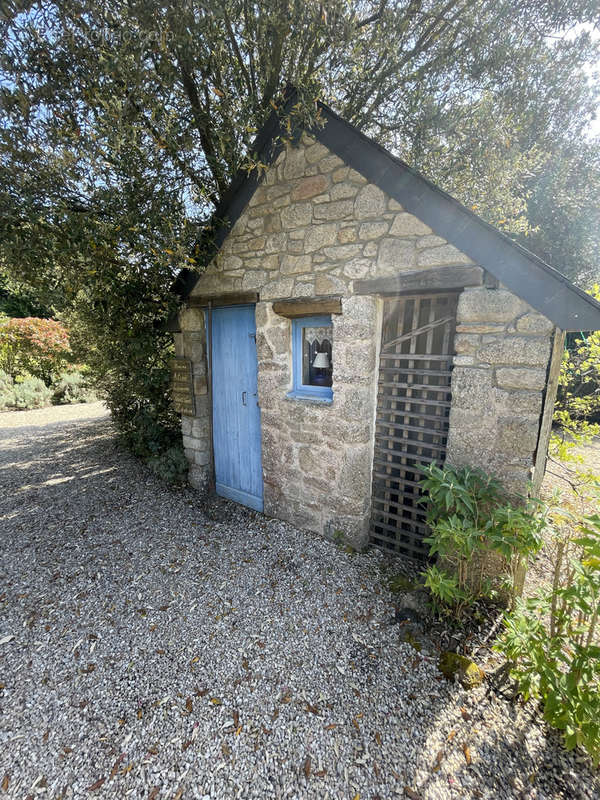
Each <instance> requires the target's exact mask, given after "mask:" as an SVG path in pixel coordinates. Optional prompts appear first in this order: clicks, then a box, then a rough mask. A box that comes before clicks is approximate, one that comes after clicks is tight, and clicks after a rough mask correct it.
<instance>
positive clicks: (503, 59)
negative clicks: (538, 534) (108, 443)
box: [0, 0, 600, 427]
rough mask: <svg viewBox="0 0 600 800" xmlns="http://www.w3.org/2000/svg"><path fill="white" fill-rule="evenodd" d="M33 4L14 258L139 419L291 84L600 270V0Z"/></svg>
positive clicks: (578, 263)
mask: <svg viewBox="0 0 600 800" xmlns="http://www.w3.org/2000/svg"><path fill="white" fill-rule="evenodd" d="M11 8H12V10H11V11H9V12H6V11H5V12H3V13H4V17H0V34H1V41H0V265H1V267H2V270H4V272H5V273H6V274H8V275H10V276H11V279H13V280H15V279H16V280H19V281H20V282H21V283H22V284H24V285H26V286H28V287H32V288H34V289H35V291H36V292H37V294H38V296H40V297H41V298H43V302H45V303H51V304H54V305H55V306H57V307H59V308H61V309H63V310H64V311H65V313H69V314H70V315H71V318H72V320H73V322H74V324H75V326H76V327H77V328H78V330H79V331H80V332H82V335H81V337H80V338H81V340H82V342H83V343H84V344H85V347H86V349H87V357H88V359H89V360H91V361H92V363H95V364H96V368H97V373H98V374H101V375H102V376H103V381H104V382H105V386H106V388H107V391H108V392H109V397H110V398H112V399H111V403H112V407H113V409H114V410H116V411H117V412H118V413H121V412H122V416H123V419H125V418H127V419H130V420H131V419H133V418H134V417H135V415H136V414H138V413H140V409H143V408H148V407H150V406H152V405H153V404H154V406H153V407H154V410H152V409H151V410H150V411H149V414H150V416H153V417H154V418H158V417H161V415H162V417H161V418H162V422H163V423H164V420H165V419H166V418H167V417H168V416H169V415H168V412H167V410H166V408H167V406H166V400H165V398H166V394H165V392H164V386H165V385H166V384H165V375H166V372H165V369H164V365H165V356H166V354H167V353H168V337H166V336H165V335H164V334H162V333H158V331H159V329H160V325H161V323H162V322H163V321H164V320H165V319H166V318H167V316H168V314H169V313H170V311H171V310H172V308H173V304H174V299H173V297H172V296H171V295H170V293H169V287H170V285H171V283H172V280H173V277H174V275H175V273H176V271H177V270H178V269H179V268H180V267H182V266H188V267H189V266H192V267H193V266H194V264H195V261H196V259H195V258H194V254H193V252H194V251H193V243H194V241H195V240H196V239H197V236H198V232H199V227H200V226H201V224H202V222H203V221H204V220H206V219H207V218H208V217H209V216H210V213H211V212H212V210H213V209H214V208H215V206H216V204H217V203H218V201H219V199H220V198H221V197H222V196H223V194H224V192H225V189H226V187H227V186H228V184H229V181H230V179H231V177H232V175H233V174H234V173H235V172H236V171H237V170H238V169H239V168H240V167H243V166H246V167H248V168H250V167H252V165H253V164H254V163H255V159H254V156H255V154H253V153H252V142H253V140H254V137H255V135H256V133H257V131H258V130H259V128H260V127H261V125H262V124H263V123H264V121H265V119H266V117H267V116H268V114H269V113H271V111H272V110H273V109H275V110H280V109H281V105H282V103H281V97H282V90H283V88H284V87H285V86H286V85H287V84H289V83H291V84H293V85H295V86H297V87H298V88H299V90H300V102H299V106H298V108H297V109H296V112H297V113H298V114H301V115H303V116H304V117H305V118H306V119H307V120H308V121H310V120H311V119H313V117H314V113H315V105H314V101H315V99H317V98H320V99H322V100H324V101H325V102H326V103H328V104H330V105H331V106H332V107H333V108H334V110H336V111H337V112H339V113H340V114H341V115H342V116H344V117H345V118H346V119H348V121H349V122H351V123H352V124H354V125H356V126H357V127H358V128H360V129H361V130H363V131H364V132H365V133H367V134H368V135H370V136H373V137H374V138H376V139H377V140H378V141H379V142H381V143H382V144H383V145H384V146H387V147H390V148H391V149H393V150H394V151H395V152H396V153H398V154H399V155H400V156H402V157H403V158H404V159H405V160H407V161H408V162H409V163H411V164H412V165H413V166H415V167H416V168H417V169H421V170H423V171H424V172H425V173H426V174H427V175H429V176H430V177H431V178H433V179H434V180H435V181H436V182H437V183H439V184H440V185H441V186H442V187H443V188H445V189H447V190H449V191H450V192H452V193H453V194H455V195H456V196H457V197H458V199H459V200H461V201H463V202H465V203H466V204H468V205H469V206H470V207H473V208H475V210H476V211H477V212H478V213H479V214H481V215H482V216H483V217H484V218H486V219H487V220H488V221H490V222H492V223H493V224H495V225H497V226H498V227H500V228H502V229H504V230H506V231H507V232H509V233H510V234H512V235H514V236H516V237H518V238H519V239H520V240H521V241H522V242H523V243H524V244H525V245H526V246H530V247H533V248H534V249H535V250H536V251H537V252H539V253H540V255H542V256H543V257H544V258H546V259H547V260H549V261H550V262H551V263H553V264H554V265H555V266H556V267H558V268H559V269H563V270H565V271H567V272H568V274H569V276H570V277H572V278H575V279H577V280H579V281H580V282H581V283H583V284H584V285H586V284H587V283H589V281H590V278H591V276H593V275H594V273H596V272H597V271H598V269H599V264H600V260H599V259H600V256H599V255H598V254H599V253H600V241H599V239H600V232H599V231H600V226H599V225H598V221H599V220H598V206H599V205H600V203H599V197H600V160H599V157H598V153H599V152H600V145H599V144H598V142H592V141H588V140H587V139H586V136H585V132H586V130H587V128H588V125H589V122H590V120H591V119H592V117H593V116H594V114H595V113H596V109H597V104H598V86H597V84H596V83H595V82H594V76H593V74H591V73H590V64H592V63H594V62H596V61H598V59H599V57H600V48H599V45H598V39H597V38H594V36H593V35H592V34H593V31H594V29H596V30H597V26H598V25H599V24H600V10H599V8H598V4H597V0H569V2H565V0H324V1H323V2H314V0H269V2H263V3H258V2H251V0H207V2H202V3H199V2H195V0H183V1H182V2H177V3H172V2H161V3H158V2H155V0H130V1H129V2H122V0H104V2H102V3H98V2H91V0H60V1H58V0H54V1H53V0H47V1H44V0H40V1H39V2H32V1H31V0H19V2H15V3H13V4H12V6H11ZM594 26H596V28H595V27H594ZM198 266H200V264H198ZM141 371H143V373H144V374H143V376H142V375H141V374H140V372H141ZM161 387H162V388H161ZM161 393H162V394H161ZM156 409H158V411H156ZM155 412H156V413H155ZM171 421H172V420H171ZM137 424H138V423H137V422H133V423H132V425H133V427H135V426H136V425H137ZM161 424H162V423H161ZM165 424H166V423H165ZM138 427H139V425H138Z"/></svg>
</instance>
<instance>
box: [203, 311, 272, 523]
mask: <svg viewBox="0 0 600 800" xmlns="http://www.w3.org/2000/svg"><path fill="white" fill-rule="evenodd" d="M257 372H258V364H257V359H256V321H255V317H254V306H230V307H228V308H215V309H214V310H213V312H212V391H213V444H214V454H215V484H216V487H215V488H216V490H217V494H220V495H221V496H222V497H229V498H230V499H231V500H235V501H237V502H238V503H243V504H244V505H245V506H250V508H255V509H256V510H257V511H262V510H263V479H262V462H261V433H260V408H259V407H258V390H257Z"/></svg>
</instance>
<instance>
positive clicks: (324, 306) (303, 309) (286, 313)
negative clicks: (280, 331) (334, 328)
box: [273, 297, 342, 319]
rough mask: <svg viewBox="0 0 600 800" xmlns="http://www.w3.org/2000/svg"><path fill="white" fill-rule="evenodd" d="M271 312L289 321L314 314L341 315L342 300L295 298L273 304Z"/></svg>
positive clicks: (337, 298) (332, 298)
mask: <svg viewBox="0 0 600 800" xmlns="http://www.w3.org/2000/svg"><path fill="white" fill-rule="evenodd" d="M273 311H274V312H275V313H276V314H279V315H280V316H282V317H288V318H290V319H295V318H297V317H311V316H313V315H315V314H341V313H342V300H341V298H340V297H295V298H294V299H293V300H277V301H276V302H274V303H273Z"/></svg>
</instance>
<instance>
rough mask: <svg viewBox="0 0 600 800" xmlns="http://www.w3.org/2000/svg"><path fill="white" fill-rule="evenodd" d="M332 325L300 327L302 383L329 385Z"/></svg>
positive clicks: (331, 369) (331, 370)
mask: <svg viewBox="0 0 600 800" xmlns="http://www.w3.org/2000/svg"><path fill="white" fill-rule="evenodd" d="M332 341H333V326H332V325H326V326H321V327H312V326H310V327H309V326H305V327H303V328H302V384H303V385H304V386H331V383H332V373H333V364H332V359H331V343H332Z"/></svg>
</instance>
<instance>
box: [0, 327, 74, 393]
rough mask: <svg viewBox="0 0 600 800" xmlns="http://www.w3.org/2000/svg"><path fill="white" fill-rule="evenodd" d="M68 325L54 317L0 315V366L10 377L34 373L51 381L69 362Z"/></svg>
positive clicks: (42, 378)
mask: <svg viewBox="0 0 600 800" xmlns="http://www.w3.org/2000/svg"><path fill="white" fill-rule="evenodd" d="M70 356H71V348H70V346H69V334H68V331H67V329H66V328H65V326H64V325H63V324H62V323H60V322H58V321H57V320H54V319H39V318H37V317H25V318H23V319H10V318H5V319H0V369H2V370H3V371H4V372H6V373H8V374H9V375H10V376H11V377H13V378H15V377H17V376H29V375H32V376H34V377H36V378H39V379H41V380H43V381H45V383H46V384H50V382H51V380H52V378H53V377H56V376H57V375H58V374H59V373H60V372H61V370H63V369H64V368H65V367H66V366H67V365H68V363H69V360H70Z"/></svg>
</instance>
